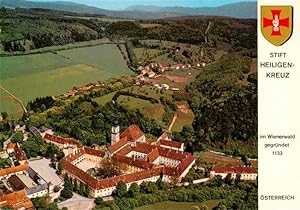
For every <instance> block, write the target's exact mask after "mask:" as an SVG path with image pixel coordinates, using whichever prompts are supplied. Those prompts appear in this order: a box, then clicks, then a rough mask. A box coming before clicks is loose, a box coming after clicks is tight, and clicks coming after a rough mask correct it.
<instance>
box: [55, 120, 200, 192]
mask: <svg viewBox="0 0 300 210" xmlns="http://www.w3.org/2000/svg"><path fill="white" fill-rule="evenodd" d="M142 135H144V134H143V132H142V131H141V130H140V129H139V128H137V126H136V125H133V126H130V127H129V128H128V129H126V130H125V131H124V132H123V133H122V135H121V140H120V141H118V142H117V143H115V144H113V145H111V146H110V147H109V148H108V150H109V151H110V152H111V153H114V152H116V151H117V152H116V153H114V155H113V156H112V160H114V161H117V162H120V163H125V164H128V165H131V166H135V167H137V168H141V169H143V171H141V172H138V173H132V174H126V175H121V176H117V177H112V178H109V179H101V180H99V179H97V178H94V177H92V176H90V175H88V174H87V173H86V172H84V171H83V170H81V169H79V168H77V167H76V166H75V165H73V164H72V161H74V160H76V159H77V158H79V157H80V156H82V155H84V154H90V155H94V156H99V157H104V152H102V151H98V150H94V149H91V148H88V147H83V146H82V145H81V144H80V143H79V145H80V146H79V149H78V151H77V152H76V153H75V154H71V155H69V156H67V157H65V158H63V159H62V160H61V161H60V163H61V165H62V168H63V169H64V170H65V171H66V172H67V173H70V174H73V175H74V176H76V177H77V178H78V179H79V180H81V181H83V182H85V183H87V184H88V185H89V186H90V187H91V188H93V189H103V188H107V187H114V186H116V184H117V183H118V182H119V181H124V182H125V183H130V182H135V181H138V180H143V179H146V178H150V177H152V176H158V175H160V174H161V173H164V174H166V175H169V176H180V175H181V174H182V173H183V172H184V171H185V170H186V168H187V167H188V166H189V165H190V164H192V163H193V161H194V160H195V158H194V157H193V156H192V155H191V154H190V153H187V152H179V151H175V150H171V149H166V148H163V147H161V146H159V144H156V143H154V144H151V143H150V142H149V143H142V142H135V143H134V145H131V146H130V144H129V142H128V141H136V140H137V139H138V138H140V137H141V136H142ZM60 139H61V138H60ZM58 141H60V140H58ZM162 141H163V142H162V143H164V141H166V140H162ZM169 142H171V141H168V143H169ZM171 144H172V145H175V144H176V146H177V147H178V146H179V144H180V145H181V143H178V142H171ZM118 150H119V151H118ZM131 151H136V152H141V153H145V154H147V160H141V159H133V158H131V157H127V156H126V155H127V154H128V153H129V152H131ZM159 156H162V157H166V158H170V159H175V160H178V161H179V162H180V163H179V165H178V166H177V167H176V168H172V167H168V166H157V165H154V164H152V163H151V162H153V161H154V160H155V159H156V158H158V157H159Z"/></svg>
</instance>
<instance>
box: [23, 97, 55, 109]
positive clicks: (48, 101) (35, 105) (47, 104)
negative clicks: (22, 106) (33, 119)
mask: <svg viewBox="0 0 300 210" xmlns="http://www.w3.org/2000/svg"><path fill="white" fill-rule="evenodd" d="M54 102H55V100H54V99H53V98H52V97H51V96H46V97H41V98H36V99H35V100H33V101H29V102H28V104H27V106H26V109H27V111H34V112H43V111H45V110H46V109H49V108H51V107H52V106H53V104H54Z"/></svg>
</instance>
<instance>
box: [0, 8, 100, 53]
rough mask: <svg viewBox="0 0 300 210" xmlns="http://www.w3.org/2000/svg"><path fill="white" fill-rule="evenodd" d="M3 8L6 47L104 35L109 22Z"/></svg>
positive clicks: (29, 46) (24, 47)
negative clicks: (104, 28)
mask: <svg viewBox="0 0 300 210" xmlns="http://www.w3.org/2000/svg"><path fill="white" fill-rule="evenodd" d="M25 12H26V11H18V10H9V9H1V10H0V16H1V18H2V19H1V23H0V26H1V31H2V32H1V36H0V41H1V45H2V48H3V50H4V51H7V52H15V51H23V52H24V51H28V50H33V49H38V48H43V47H49V46H56V45H66V44H69V43H74V42H82V41H90V40H95V39H99V38H103V37H104V31H103V27H104V26H105V25H106V23H104V22H102V21H99V20H97V19H92V20H85V19H79V18H65V17H63V16H56V15H53V14H52V13H51V14H52V16H50V15H49V14H47V13H46V12H44V13H37V14H35V13H32V14H31V13H30V12H29V14H28V13H25Z"/></svg>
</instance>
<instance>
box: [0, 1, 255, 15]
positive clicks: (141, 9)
mask: <svg viewBox="0 0 300 210" xmlns="http://www.w3.org/2000/svg"><path fill="white" fill-rule="evenodd" d="M0 7H8V8H17V7H19V8H44V9H53V10H63V11H68V12H76V13H85V14H97V15H105V16H109V17H119V18H132V19H161V18H167V17H178V16H190V15H216V16H230V17H237V18H256V13H257V9H256V2H241V3H235V4H228V5H223V6H220V7H203V8H189V7H156V6H133V7H129V8H127V9H126V10H123V11H112V10H106V9H101V8H97V7H93V6H87V5H84V4H78V3H73V2H61V1H56V2H33V1H26V0H0Z"/></svg>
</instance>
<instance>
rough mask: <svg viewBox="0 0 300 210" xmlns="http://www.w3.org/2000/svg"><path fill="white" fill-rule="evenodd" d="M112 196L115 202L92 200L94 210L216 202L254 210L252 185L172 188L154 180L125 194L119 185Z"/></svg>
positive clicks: (253, 186) (254, 200) (122, 209)
mask: <svg viewBox="0 0 300 210" xmlns="http://www.w3.org/2000/svg"><path fill="white" fill-rule="evenodd" d="M215 182H222V186H215V185H216V183H215ZM115 196H117V199H115V200H113V201H106V202H103V200H102V199H101V198H96V199H95V203H96V204H97V207H96V208H95V210H97V209H101V208H103V207H109V208H110V209H112V210H125V209H126V210H127V209H134V208H136V207H139V206H144V205H149V204H154V203H157V202H162V201H175V202H204V201H208V200H220V201H221V202H220V204H219V206H225V207H226V208H225V209H236V210H244V209H257V187H256V186H255V184H246V183H241V182H239V183H238V184H235V185H227V184H225V183H224V181H222V180H215V181H213V183H211V184H210V185H209V186H201V185H190V186H188V187H176V186H174V185H170V184H168V183H165V182H162V181H161V179H158V180H157V181H156V182H143V183H142V184H141V185H140V186H139V185H137V184H132V185H131V186H130V187H129V189H128V190H127V189H126V185H125V183H124V182H119V183H118V185H117V187H116V191H115ZM216 209H217V208H216Z"/></svg>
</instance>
